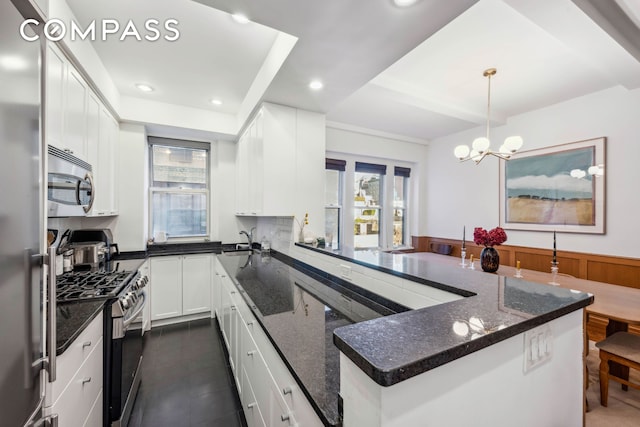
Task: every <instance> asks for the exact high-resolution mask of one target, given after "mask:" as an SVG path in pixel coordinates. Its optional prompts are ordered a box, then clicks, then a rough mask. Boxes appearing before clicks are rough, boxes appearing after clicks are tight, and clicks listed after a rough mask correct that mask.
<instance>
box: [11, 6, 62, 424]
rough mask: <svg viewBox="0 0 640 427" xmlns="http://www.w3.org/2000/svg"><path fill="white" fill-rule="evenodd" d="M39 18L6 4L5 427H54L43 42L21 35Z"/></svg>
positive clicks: (31, 10) (32, 10)
mask: <svg viewBox="0 0 640 427" xmlns="http://www.w3.org/2000/svg"><path fill="white" fill-rule="evenodd" d="M35 10H36V9H35V8H34V7H33V6H32V4H31V3H30V2H29V1H20V0H12V1H10V2H9V1H5V0H3V1H2V2H0V425H2V426H7V427H13V426H18V427H20V426H25V425H43V424H49V422H48V421H45V420H43V419H42V403H43V397H44V390H45V388H44V381H45V380H46V374H45V370H44V369H45V368H48V365H49V360H48V357H47V356H48V355H47V352H46V351H45V347H47V345H46V342H47V340H46V336H47V329H48V328H47V315H48V314H49V313H48V312H47V303H46V301H47V299H46V295H45V293H46V290H47V286H45V284H46V277H45V276H44V275H43V270H45V267H44V265H45V263H46V262H47V257H46V256H45V255H46V249H47V248H46V247H45V240H44V239H45V221H46V217H45V213H44V190H43V185H44V184H43V183H44V182H45V181H43V177H44V176H45V175H44V165H43V162H44V161H45V157H44V156H43V155H42V153H43V149H42V147H43V143H42V137H41V134H42V132H41V128H42V124H41V123H42V120H41V116H42V111H41V110H42V109H41V105H42V103H41V93H42V91H41V80H40V78H41V77H40V76H41V75H42V73H41V67H42V63H41V57H42V41H41V39H40V40H39V41H33V42H27V41H25V40H24V39H23V38H22V36H21V35H20V32H19V28H20V25H21V24H22V23H23V22H24V20H25V18H34V17H37V16H38V15H37V12H36V11H35ZM39 27H42V25H39ZM26 31H27V32H28V33H29V34H34V33H33V31H32V30H31V29H26ZM54 312H55V310H54ZM54 325H55V323H54ZM52 341H55V340H52ZM53 348H55V346H54V347H53Z"/></svg>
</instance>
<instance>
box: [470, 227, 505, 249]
mask: <svg viewBox="0 0 640 427" xmlns="http://www.w3.org/2000/svg"><path fill="white" fill-rule="evenodd" d="M473 241H474V242H475V244H476V245H484V246H486V247H493V246H498V245H501V244H503V243H504V242H506V241H507V233H505V232H504V230H503V229H502V228H501V227H496V228H494V229H493V230H491V231H487V230H485V229H484V228H482V227H476V228H474V229H473Z"/></svg>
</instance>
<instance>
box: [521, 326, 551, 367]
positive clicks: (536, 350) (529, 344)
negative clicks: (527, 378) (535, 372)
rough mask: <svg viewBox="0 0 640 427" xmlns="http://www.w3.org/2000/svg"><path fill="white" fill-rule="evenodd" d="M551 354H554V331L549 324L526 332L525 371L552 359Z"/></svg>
mask: <svg viewBox="0 0 640 427" xmlns="http://www.w3.org/2000/svg"><path fill="white" fill-rule="evenodd" d="M551 356H553V333H552V331H551V327H550V326H549V325H548V324H547V325H542V326H538V327H537V328H533V329H530V330H528V331H526V332H525V333H524V372H525V373H527V372H529V371H531V370H532V369H535V368H537V367H538V366H540V365H542V364H543V363H545V362H547V361H549V360H551Z"/></svg>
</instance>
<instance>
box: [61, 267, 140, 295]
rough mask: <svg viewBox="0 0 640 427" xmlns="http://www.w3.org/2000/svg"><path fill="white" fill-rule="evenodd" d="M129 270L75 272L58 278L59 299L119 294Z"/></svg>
mask: <svg viewBox="0 0 640 427" xmlns="http://www.w3.org/2000/svg"><path fill="white" fill-rule="evenodd" d="M130 274H131V273H130V272H128V271H114V272H100V271H87V272H73V273H70V274H64V275H62V276H59V277H58V278H57V286H56V292H57V301H58V302H69V301H81V300H91V299H106V298H109V297H114V296H116V295H118V292H119V291H120V289H121V288H122V286H123V285H124V284H125V282H124V281H125V279H126V278H127V276H129V275H130Z"/></svg>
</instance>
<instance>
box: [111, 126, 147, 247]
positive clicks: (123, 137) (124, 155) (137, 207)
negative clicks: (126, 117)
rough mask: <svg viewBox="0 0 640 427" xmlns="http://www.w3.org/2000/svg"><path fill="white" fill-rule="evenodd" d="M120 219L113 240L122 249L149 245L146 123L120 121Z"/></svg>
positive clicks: (117, 163) (116, 220)
mask: <svg viewBox="0 0 640 427" xmlns="http://www.w3.org/2000/svg"><path fill="white" fill-rule="evenodd" d="M118 144H119V147H118V150H117V152H118V158H117V159H116V168H117V171H118V172H117V173H118V188H117V193H116V197H117V198H118V211H119V215H118V218H117V219H115V220H114V224H113V226H112V231H113V239H114V240H115V242H116V243H118V247H119V249H120V250H121V251H142V250H145V249H146V247H147V238H148V218H149V215H148V212H149V211H148V204H147V202H148V199H149V192H148V191H147V188H148V182H149V173H148V171H149V169H148V162H147V156H148V149H147V133H146V131H145V128H144V126H141V125H134V124H126V123H122V124H120V137H119V138H118Z"/></svg>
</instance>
